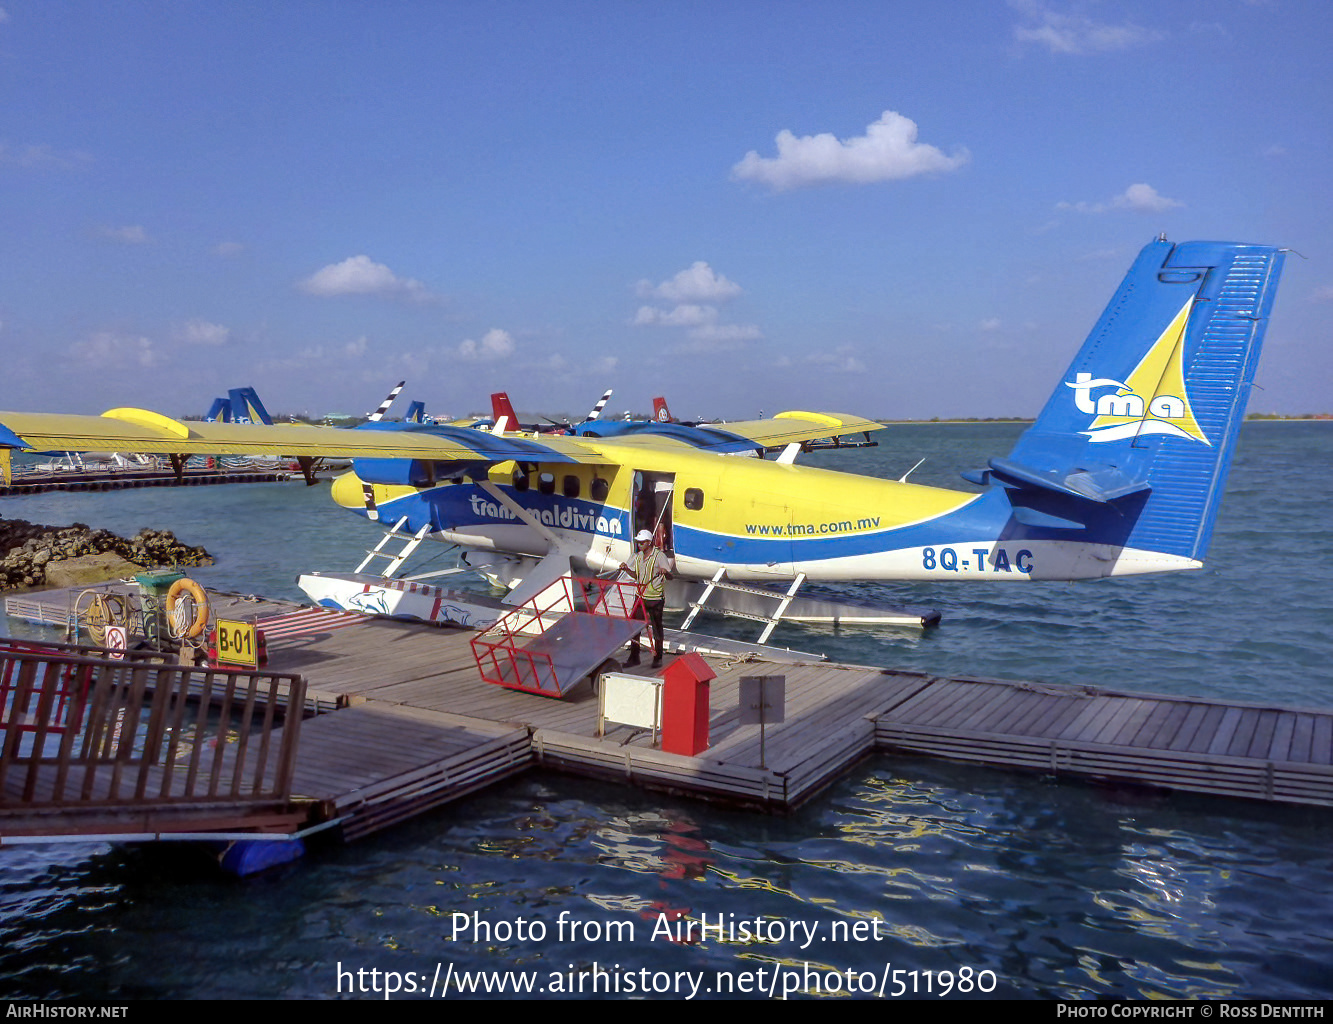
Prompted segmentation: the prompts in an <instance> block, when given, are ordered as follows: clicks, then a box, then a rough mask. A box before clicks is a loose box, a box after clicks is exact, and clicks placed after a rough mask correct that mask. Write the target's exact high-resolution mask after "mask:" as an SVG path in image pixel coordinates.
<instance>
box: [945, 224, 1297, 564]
mask: <svg viewBox="0 0 1333 1024" xmlns="http://www.w3.org/2000/svg"><path fill="white" fill-rule="evenodd" d="M1282 259H1283V254H1282V252H1281V251H1279V250H1278V249H1275V248H1272V247H1270V246H1261V245H1242V244H1237V243H1228V242H1183V243H1180V244H1172V243H1170V242H1167V241H1165V240H1164V239H1163V240H1159V241H1156V242H1152V243H1150V244H1149V245H1147V246H1146V247H1145V248H1144V249H1143V251H1142V252H1141V253H1140V254H1139V257H1138V259H1137V260H1135V262H1134V265H1133V266H1132V267H1131V268H1130V270H1129V273H1128V274H1126V276H1125V279H1124V281H1123V282H1122V283H1121V285H1120V288H1119V289H1118V290H1117V291H1116V293H1115V296H1114V297H1113V298H1112V299H1111V302H1110V304H1109V305H1108V306H1107V307H1106V311H1105V312H1104V313H1103V314H1102V316H1101V319H1100V320H1098V322H1097V325H1096V327H1094V328H1093V331H1092V333H1091V334H1090V335H1089V336H1088V340H1087V341H1086V342H1084V344H1083V347H1082V349H1080V350H1079V353H1078V355H1077V356H1075V358H1074V361H1073V363H1072V364H1071V365H1070V367H1069V370H1068V372H1067V373H1066V374H1065V377H1064V378H1063V380H1062V381H1061V383H1060V385H1059V386H1058V387H1057V388H1056V389H1055V393H1054V394H1053V395H1052V396H1051V398H1050V400H1049V401H1048V402H1047V403H1046V407H1045V409H1043V410H1042V413H1041V415H1040V416H1039V417H1038V418H1037V421H1036V422H1035V423H1034V424H1033V425H1032V426H1031V427H1030V428H1029V429H1028V430H1027V431H1026V432H1024V434H1023V436H1022V437H1021V438H1020V439H1019V442H1018V444H1017V446H1016V447H1015V448H1014V450H1013V452H1012V453H1011V454H1010V456H1009V457H1008V458H1007V459H992V460H991V463H990V468H989V469H988V470H986V471H983V473H981V474H980V475H970V476H969V478H970V479H973V480H976V481H979V482H989V483H995V484H999V485H1001V486H1003V487H1004V488H1006V491H1007V493H1008V496H1009V500H1010V503H1011V505H1012V507H1013V515H1014V519H1015V520H1017V521H1018V522H1019V523H1021V524H1024V525H1025V526H1026V527H1028V528H1030V530H1033V529H1035V530H1038V531H1045V530H1049V531H1050V534H1049V536H1050V537H1051V538H1052V539H1059V538H1060V537H1066V538H1069V537H1071V534H1070V533H1069V532H1068V531H1071V530H1079V531H1084V532H1083V535H1082V536H1081V537H1080V538H1079V539H1081V540H1088V541H1091V542H1094V543H1106V544H1111V545H1115V546H1118V547H1122V548H1130V549H1134V550H1135V551H1139V552H1153V553H1156V554H1161V555H1166V556H1172V557H1176V558H1184V559H1190V560H1195V561H1198V560H1201V559H1202V558H1203V556H1204V553H1205V552H1206V551H1207V548H1208V541H1209V539H1210V537H1211V535H1212V529H1213V521H1214V519H1215V517H1216V515H1217V509H1218V505H1219V503H1220V501H1221V498H1222V492H1223V489H1224V487H1225V484H1226V477H1227V471H1228V469H1229V467H1230V464H1231V456H1232V452H1233V450H1234V448H1235V444H1236V437H1237V434H1238V433H1239V431H1240V425H1241V421H1242V420H1243V419H1244V416H1245V405H1246V402H1247V400H1248V398H1249V393H1250V386H1251V384H1252V382H1253V380H1254V371H1255V368H1256V366H1257V364H1258V360H1259V349H1260V346H1261V345H1262V342H1263V336H1264V330H1265V328H1266V327H1267V324H1268V316H1269V312H1270V310H1271V308H1272V304H1273V298H1274V296H1275V294H1276V292H1277V283H1278V276H1279V274H1280V272H1281V268H1282Z"/></svg>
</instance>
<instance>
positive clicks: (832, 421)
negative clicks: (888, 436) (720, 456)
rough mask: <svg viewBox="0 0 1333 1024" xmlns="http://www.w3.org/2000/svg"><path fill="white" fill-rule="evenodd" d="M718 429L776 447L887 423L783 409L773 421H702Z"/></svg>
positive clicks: (863, 430) (875, 427) (880, 427)
mask: <svg viewBox="0 0 1333 1024" xmlns="http://www.w3.org/2000/svg"><path fill="white" fill-rule="evenodd" d="M703 425H704V426H708V427H711V428H713V429H715V430H722V431H726V432H727V433H730V434H736V435H738V436H740V437H743V438H746V439H747V440H750V441H754V442H755V443H756V444H761V445H763V446H764V447H765V448H777V447H779V446H781V445H786V444H791V443H793V442H795V441H815V440H818V439H819V438H822V437H839V436H841V435H843V434H860V433H863V432H865V431H868V430H884V429H885V427H884V424H883V423H878V422H876V421H875V420H867V419H863V418H862V417H860V416H851V415H849V414H847V413H842V412H780V413H778V414H777V415H775V416H774V417H773V418H772V419H771V420H742V421H740V422H738V423H709V424H703Z"/></svg>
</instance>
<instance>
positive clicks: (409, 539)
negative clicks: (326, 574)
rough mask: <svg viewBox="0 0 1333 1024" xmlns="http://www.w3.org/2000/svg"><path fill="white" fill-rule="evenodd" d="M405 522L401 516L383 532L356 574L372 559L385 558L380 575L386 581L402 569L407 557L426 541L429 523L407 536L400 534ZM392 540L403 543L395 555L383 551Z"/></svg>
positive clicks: (405, 519) (357, 568) (363, 569)
mask: <svg viewBox="0 0 1333 1024" xmlns="http://www.w3.org/2000/svg"><path fill="white" fill-rule="evenodd" d="M406 522H407V516H403V517H402V518H401V519H399V520H398V522H396V523H394V524H393V528H392V529H389V530H385V531H384V536H383V537H381V538H380V542H379V543H378V544H376V545H375V547H374V548H372V549H370V550H368V551H367V552H366V557H365V558H364V559H362V560H361V564H360V565H358V566H357V567H356V571H357V572H358V573H360V572H365V570H366V566H368V565H369V564H370V562H371V560H372V559H375V558H387V559H388V560H389V564H388V565H387V566H386V567H385V569H384V571H383V572H382V573H380V575H381V576H383V577H385V578H386V579H391V578H392V577H393V574H394V573H396V572H397V571H398V570H399V569H400V568H401V567H402V564H403V563H404V562H406V561H407V559H408V556H409V555H411V554H412V552H413V551H415V550H416V549H417V547H418V545H420V544H421V542H422V541H423V540H425V539H426V534H428V533H430V523H427V524H426V525H425V526H423V527H422V528H421V529H420V530H418V531H417V532H416V533H414V534H412V535H411V536H408V535H407V534H405V533H403V532H402V529H403V525H404V524H405V523H406ZM393 538H397V539H398V540H401V541H402V542H403V546H402V548H401V549H399V551H398V553H397V554H391V553H389V552H388V551H385V550H384V547H385V545H387V544H388V543H389V541H390V540H392V539H393Z"/></svg>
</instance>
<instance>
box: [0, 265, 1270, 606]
mask: <svg viewBox="0 0 1333 1024" xmlns="http://www.w3.org/2000/svg"><path fill="white" fill-rule="evenodd" d="M1282 260H1283V253H1282V251H1280V250H1278V249H1276V248H1273V247H1269V246H1262V245H1246V244H1236V243H1222V242H1186V243H1180V244H1173V243H1170V242H1168V241H1166V240H1165V239H1159V240H1157V241H1154V242H1152V243H1150V244H1149V245H1147V246H1146V247H1145V248H1144V249H1143V251H1142V252H1141V253H1140V254H1139V256H1138V258H1137V259H1136V260H1135V261H1134V264H1133V266H1132V267H1131V268H1130V270H1129V272H1128V274H1127V275H1126V277H1125V279H1124V281H1123V282H1122V284H1121V285H1120V287H1119V289H1118V290H1117V291H1116V293H1115V295H1114V297H1113V298H1112V299H1111V302H1110V304H1109V305H1108V306H1107V308H1106V311H1105V312H1104V313H1103V314H1102V316H1101V319H1100V320H1099V321H1098V322H1097V324H1096V326H1095V327H1094V328H1093V331H1092V333H1091V334H1090V335H1089V337H1088V339H1087V341H1086V342H1085V343H1084V345H1083V347H1082V348H1081V349H1080V351H1079V352H1078V354H1077V356H1076V357H1075V358H1074V361H1073V363H1072V364H1071V365H1070V367H1069V369H1068V371H1067V372H1066V374H1065V375H1064V377H1062V378H1061V379H1060V380H1059V381H1058V383H1057V385H1056V387H1055V390H1054V392H1053V394H1052V395H1051V397H1050V399H1049V401H1048V402H1047V403H1046V406H1045V408H1044V409H1043V410H1042V412H1041V414H1040V415H1039V416H1038V417H1037V419H1036V421H1035V422H1034V423H1033V425H1032V426H1031V427H1030V428H1028V429H1027V430H1026V432H1024V434H1023V435H1022V436H1021V438H1020V439H1019V441H1018V443H1017V446H1016V447H1015V448H1014V450H1013V451H1012V452H1010V453H1009V454H1008V455H1007V456H1005V457H996V458H992V459H991V460H990V462H989V464H988V465H987V466H985V467H984V468H981V469H979V470H977V471H975V472H973V473H970V474H965V475H966V476H967V478H968V479H969V480H970V481H971V482H973V483H975V484H978V485H980V486H981V488H982V489H981V490H980V492H973V491H955V490H947V489H943V488H937V487H928V486H920V485H916V484H912V483H906V482H900V481H892V480H884V479H876V478H870V477H864V476H857V475H851V474H847V473H841V472H835V471H831V470H827V469H820V468H814V467H810V466H803V465H798V464H797V463H796V457H797V455H798V454H799V453H800V451H801V449H802V446H803V445H807V444H810V443H811V442H818V441H820V440H824V439H829V438H836V437H840V436H844V435H850V434H861V433H862V432H870V431H875V430H879V429H881V426H882V425H881V424H879V423H877V422H874V421H871V420H866V419H862V418H860V417H857V416H852V415H846V414H842V413H828V412H784V413H779V414H778V415H776V416H774V417H772V418H769V419H762V420H756V421H749V422H735V423H721V424H704V425H698V426H688V425H684V424H680V423H672V422H651V421H650V422H645V423H643V424H642V425H638V426H636V429H634V430H633V431H629V432H622V433H619V434H616V435H614V436H607V437H561V436H553V435H539V436H531V437H524V436H517V435H514V434H506V433H499V434H497V433H488V432H485V431H480V430H474V429H467V428H461V427H454V426H446V425H441V424H411V423H409V424H402V423H389V422H385V421H382V420H381V421H378V422H371V423H366V424H363V425H362V426H361V427H359V428H356V429H352V430H328V429H319V428H313V427H299V426H286V427H281V428H278V427H267V426H261V425H255V424H243V423H236V422H231V423H225V422H217V423H187V422H181V421H177V420H174V419H170V418H168V417H166V416H162V415H159V414H157V413H154V412H149V411H146V410H142V409H133V408H119V409H112V410H110V411H109V412H106V413H104V414H103V415H102V416H73V415H56V414H39V413H0V446H6V447H8V448H14V449H23V450H33V451H49V450H59V451H66V450H78V451H88V450H110V451H137V452H150V453H167V454H174V455H177V456H180V455H188V454H223V453H225V454H248V453H253V454H279V453H282V454H292V455H295V456H297V457H300V458H303V459H314V458H318V457H324V458H328V457H333V458H350V459H353V460H354V462H353V471H352V472H351V473H348V474H346V475H344V476H342V477H339V478H338V479H337V480H336V481H335V482H334V485H333V497H334V499H335V500H336V501H337V502H338V503H339V504H341V505H343V506H345V507H346V508H348V509H349V510H351V511H353V512H355V513H357V514H359V515H362V516H365V517H368V518H370V519H372V520H378V521H379V522H381V523H382V524H384V525H386V526H387V525H388V524H390V523H392V524H395V527H394V528H395V530H400V531H401V532H403V533H404V534H409V533H410V534H411V535H412V536H421V537H432V538H436V539H439V540H443V541H448V542H451V543H454V544H458V545H461V546H463V547H464V548H466V549H469V551H470V552H479V553H489V554H490V555H491V556H493V557H504V558H507V559H510V560H514V561H516V562H517V563H518V564H519V565H520V567H521V568H520V571H519V572H518V573H517V574H516V575H521V576H522V577H523V583H522V585H520V586H519V587H518V588H517V589H516V591H515V593H514V594H513V595H511V600H512V601H513V602H514V603H517V602H519V601H521V600H523V599H525V598H526V597H527V596H530V595H531V594H532V593H534V592H535V591H536V590H537V589H540V588H541V587H543V586H545V585H546V584H547V583H549V582H550V581H551V580H553V579H555V578H557V577H558V576H559V575H561V574H563V573H567V572H569V571H570V569H571V568H573V569H576V570H583V571H591V572H594V573H600V572H603V571H610V570H614V569H615V567H616V566H618V565H619V564H620V563H621V562H623V561H625V560H627V558H628V557H629V555H630V552H631V548H632V538H633V537H634V536H635V534H636V533H638V531H640V530H642V529H648V530H650V531H652V532H653V533H654V534H655V535H656V536H657V537H658V538H659V540H660V543H661V545H662V546H663V547H664V548H665V549H666V550H667V551H668V552H670V554H671V555H672V557H673V558H674V565H675V574H676V576H677V577H678V578H680V579H683V580H687V581H698V582H700V583H708V582H709V581H713V582H718V583H721V582H723V581H726V582H731V583H740V584H743V583H746V582H749V583H761V584H764V583H766V584H784V585H790V584H795V585H796V586H799V585H800V583H801V582H802V581H805V580H809V581H847V580H959V581H961V580H967V581H977V582H982V581H984V582H1020V581H1028V580H1075V579H1086V578H1098V577H1108V576H1124V575H1131V574H1139V573H1157V572H1170V571H1175V570H1185V569H1197V568H1199V567H1200V566H1201V565H1202V562H1203V558H1204V555H1205V552H1206V551H1207V549H1208V543H1209V538H1210V535H1211V533H1212V529H1213V523H1214V520H1215V518H1216V515H1217V511H1218V506H1219V504H1220V502H1221V499H1222V492H1223V487H1224V484H1225V482H1226V476H1227V471H1228V467H1229V465H1230V461H1231V456H1232V452H1233V450H1234V448H1235V444H1236V438H1237V434H1238V432H1239V428H1240V425H1241V421H1242V419H1243V416H1244V411H1245V405H1246V401H1247V399H1248V397H1249V391H1250V386H1251V383H1252V381H1253V377H1254V372H1255V367H1256V363H1257V361H1258V357H1259V350H1260V345H1261V343H1262V339H1263V336H1264V331H1265V327H1266V325H1267V322H1268V317H1269V312H1270V309H1271V306H1272V303H1273V299H1274V295H1275V292H1276V289H1277V282H1278V276H1279V273H1280V270H1281V265H1282ZM738 455H749V456H756V455H757V456H760V457H758V458H755V457H749V458H737V457H736V456H738Z"/></svg>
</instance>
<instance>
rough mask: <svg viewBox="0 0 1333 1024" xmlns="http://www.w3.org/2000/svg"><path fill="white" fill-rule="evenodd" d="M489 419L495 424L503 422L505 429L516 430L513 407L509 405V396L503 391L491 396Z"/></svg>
mask: <svg viewBox="0 0 1333 1024" xmlns="http://www.w3.org/2000/svg"><path fill="white" fill-rule="evenodd" d="M491 419H492V420H494V421H495V422H496V423H497V424H498V423H500V422H501V420H503V421H504V422H505V424H506V429H508V430H517V429H518V416H517V415H516V414H515V413H514V407H513V406H512V405H510V404H509V395H508V394H507V393H506V392H504V391H497V392H495V394H493V395H491Z"/></svg>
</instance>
